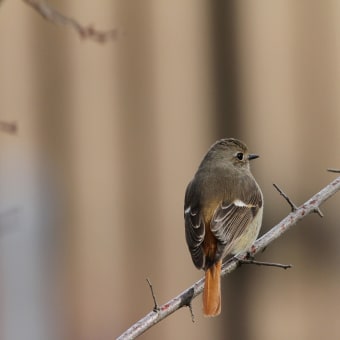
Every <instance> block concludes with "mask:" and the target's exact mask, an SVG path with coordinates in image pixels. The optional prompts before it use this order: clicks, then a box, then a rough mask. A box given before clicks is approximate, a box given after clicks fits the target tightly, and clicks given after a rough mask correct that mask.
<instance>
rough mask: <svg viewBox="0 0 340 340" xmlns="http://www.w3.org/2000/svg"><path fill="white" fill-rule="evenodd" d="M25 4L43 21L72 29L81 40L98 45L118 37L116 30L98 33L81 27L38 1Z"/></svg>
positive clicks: (86, 27)
mask: <svg viewBox="0 0 340 340" xmlns="http://www.w3.org/2000/svg"><path fill="white" fill-rule="evenodd" d="M23 1H24V2H25V3H26V4H28V5H29V6H31V7H32V8H34V9H35V10H36V11H37V12H38V13H39V14H40V15H41V16H42V17H43V18H44V19H46V20H48V21H51V22H53V23H54V24H58V25H65V26H70V27H72V28H73V29H74V30H75V31H76V32H77V33H78V34H79V36H80V38H83V39H92V40H94V41H96V42H99V43H104V42H107V41H109V40H116V39H117V37H118V30H117V29H116V28H114V29H111V30H108V31H99V30H97V29H95V28H94V27H93V26H91V25H88V26H84V25H81V24H80V23H79V22H78V21H77V20H75V19H73V18H69V17H67V16H65V15H63V14H61V13H60V12H58V11H57V10H55V9H54V8H52V7H51V6H50V5H49V4H47V3H45V2H43V1H39V0H23Z"/></svg>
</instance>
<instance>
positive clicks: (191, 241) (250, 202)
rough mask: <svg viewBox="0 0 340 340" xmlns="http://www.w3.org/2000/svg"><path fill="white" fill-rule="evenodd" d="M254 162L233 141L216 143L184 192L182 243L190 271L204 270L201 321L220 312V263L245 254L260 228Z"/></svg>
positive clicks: (242, 146) (241, 145)
mask: <svg viewBox="0 0 340 340" xmlns="http://www.w3.org/2000/svg"><path fill="white" fill-rule="evenodd" d="M258 157H259V156H258V155H254V154H249V153H248V149H247V146H246V145H245V144H244V143H243V142H241V141H239V140H237V139H234V138H227V139H221V140H219V141H217V142H216V143H215V144H213V145H212V146H211V148H210V149H209V151H208V153H207V154H206V155H205V157H204V158H203V160H202V162H201V164H200V166H199V168H198V170H197V172H196V174H195V176H194V178H193V179H192V181H191V182H190V183H189V185H188V187H187V189H186V193H185V203H184V218H185V237H186V241H187V244H188V247H189V250H190V253H191V257H192V261H193V262H194V264H195V266H196V267H197V268H198V269H204V270H205V284H204V291H203V313H204V315H206V316H216V315H219V314H220V312H221V266H222V260H223V259H224V258H225V257H226V256H227V255H229V254H237V253H239V252H243V251H246V250H248V249H249V248H250V247H251V245H252V244H253V242H254V241H255V240H256V238H257V236H258V234H259V231H260V228H261V223H262V212H263V196H262V192H261V189H260V187H259V186H258V184H257V183H256V181H255V179H254V177H253V175H252V174H251V172H250V167H249V161H250V160H252V159H255V158H258Z"/></svg>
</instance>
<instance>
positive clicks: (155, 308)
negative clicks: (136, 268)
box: [146, 278, 159, 312]
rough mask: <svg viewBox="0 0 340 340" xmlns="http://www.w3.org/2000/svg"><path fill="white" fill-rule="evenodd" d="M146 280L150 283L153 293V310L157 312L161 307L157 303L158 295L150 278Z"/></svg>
mask: <svg viewBox="0 0 340 340" xmlns="http://www.w3.org/2000/svg"><path fill="white" fill-rule="evenodd" d="M146 281H147V283H148V285H149V288H150V290H151V295H152V299H153V303H154V307H153V310H154V311H155V312H157V311H159V307H158V303H157V300H156V295H155V293H154V291H153V287H152V284H151V282H150V280H149V279H148V278H147V279H146Z"/></svg>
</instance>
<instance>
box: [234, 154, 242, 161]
mask: <svg viewBox="0 0 340 340" xmlns="http://www.w3.org/2000/svg"><path fill="white" fill-rule="evenodd" d="M236 157H237V158H238V159H239V160H240V161H242V159H243V153H242V152H238V153H237V154H236Z"/></svg>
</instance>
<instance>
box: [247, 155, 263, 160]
mask: <svg viewBox="0 0 340 340" xmlns="http://www.w3.org/2000/svg"><path fill="white" fill-rule="evenodd" d="M259 157H260V156H259V155H254V154H252V153H251V154H250V155H248V159H249V160H252V159H255V158H259Z"/></svg>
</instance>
